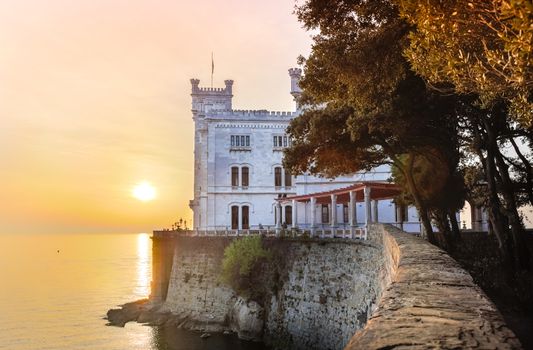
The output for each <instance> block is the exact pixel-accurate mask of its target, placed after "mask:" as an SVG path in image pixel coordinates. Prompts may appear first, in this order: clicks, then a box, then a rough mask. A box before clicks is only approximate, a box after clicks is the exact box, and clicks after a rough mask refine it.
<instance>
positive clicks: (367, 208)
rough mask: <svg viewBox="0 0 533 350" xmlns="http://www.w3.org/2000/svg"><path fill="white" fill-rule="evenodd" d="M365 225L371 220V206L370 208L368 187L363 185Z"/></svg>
mask: <svg viewBox="0 0 533 350" xmlns="http://www.w3.org/2000/svg"><path fill="white" fill-rule="evenodd" d="M364 194H365V225H366V226H368V224H369V223H371V222H372V208H370V187H365V189H364Z"/></svg>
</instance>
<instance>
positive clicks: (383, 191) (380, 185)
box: [277, 181, 401, 204]
mask: <svg viewBox="0 0 533 350" xmlns="http://www.w3.org/2000/svg"><path fill="white" fill-rule="evenodd" d="M365 187H368V188H370V199H371V200H382V199H392V198H394V197H395V196H397V195H398V194H400V192H401V190H400V187H399V186H397V185H396V184H392V183H388V182H376V181H364V182H357V183H354V184H353V185H350V186H347V187H342V188H337V189H334V190H331V191H325V192H316V193H310V194H304V195H299V196H289V197H282V198H278V199H277V200H278V201H280V202H289V201H292V200H296V201H297V202H309V201H310V200H311V197H315V198H316V203H317V204H326V203H331V195H332V194H335V195H337V203H338V204H346V203H349V202H350V192H355V201H356V202H364V200H365V195H364V189H365Z"/></svg>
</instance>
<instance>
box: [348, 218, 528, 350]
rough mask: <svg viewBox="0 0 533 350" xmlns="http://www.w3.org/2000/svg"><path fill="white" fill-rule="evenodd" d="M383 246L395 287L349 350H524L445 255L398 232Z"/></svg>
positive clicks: (388, 288) (388, 232)
mask: <svg viewBox="0 0 533 350" xmlns="http://www.w3.org/2000/svg"><path fill="white" fill-rule="evenodd" d="M376 229H379V228H377V227H376ZM383 243H384V254H385V257H388V258H389V259H385V260H386V266H385V271H388V273H386V274H389V276H385V277H390V280H391V283H390V284H389V285H388V286H386V287H385V289H384V291H383V293H382V296H381V298H380V300H379V303H378V308H377V309H376V311H375V312H374V313H373V315H372V316H371V318H370V319H369V320H368V322H367V324H366V326H365V328H364V329H363V330H361V331H359V332H357V333H356V334H355V335H354V337H353V338H352V339H351V340H350V342H349V343H348V345H347V347H346V349H350V350H352V349H365V350H367V349H521V348H522V347H521V345H520V342H519V341H518V339H517V338H516V336H515V335H514V333H513V332H512V331H511V330H510V329H509V328H508V327H507V326H506V325H505V323H504V321H503V318H502V316H501V315H500V313H499V312H498V310H497V309H496V307H495V306H494V304H493V303H492V302H491V301H490V300H489V299H488V297H487V296H486V295H485V294H484V293H483V291H482V290H481V289H480V288H479V287H478V286H477V285H475V284H474V282H473V280H472V277H471V276H470V275H469V274H468V273H467V272H466V271H465V270H463V269H462V268H461V267H460V266H459V264H458V263H457V262H456V261H455V260H453V259H452V258H451V257H449V256H448V255H447V254H446V253H445V252H444V251H442V250H440V249H439V248H437V247H435V246H433V245H431V244H429V243H427V242H426V241H424V240H422V239H420V238H417V237H413V236H411V235H408V234H405V233H402V232H401V231H399V230H397V229H395V228H392V227H386V228H385V232H383Z"/></svg>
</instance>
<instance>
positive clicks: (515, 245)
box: [483, 118, 530, 271]
mask: <svg viewBox="0 0 533 350" xmlns="http://www.w3.org/2000/svg"><path fill="white" fill-rule="evenodd" d="M483 123H484V126H485V131H486V133H487V159H490V160H491V163H492V164H491V167H492V169H493V170H494V175H496V174H497V173H498V174H499V176H498V177H496V178H497V179H498V180H499V181H500V185H501V186H500V187H501V188H500V192H501V194H502V196H503V199H504V200H505V206H503V207H501V209H503V210H504V212H505V215H506V216H507V218H508V220H509V225H510V226H511V239H506V240H505V243H506V244H507V247H506V250H507V251H508V252H510V253H511V254H512V260H513V266H514V268H515V270H517V271H519V270H529V269H530V265H529V251H528V249H527V245H526V233H525V230H524V228H523V226H522V221H521V219H520V215H519V214H518V208H517V205H516V198H515V193H514V186H513V183H512V181H511V178H510V176H509V170H508V168H507V165H506V164H505V162H504V160H503V157H502V155H501V153H500V150H499V148H498V143H497V139H496V134H495V131H494V129H493V127H492V125H491V123H490V121H489V120H488V119H487V118H484V120H483ZM496 167H497V169H496Z"/></svg>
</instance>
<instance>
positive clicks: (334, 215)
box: [330, 194, 337, 237]
mask: <svg viewBox="0 0 533 350" xmlns="http://www.w3.org/2000/svg"><path fill="white" fill-rule="evenodd" d="M330 227H331V234H332V236H333V237H335V231H336V228H337V195H336V194H332V195H331V218H330Z"/></svg>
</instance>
